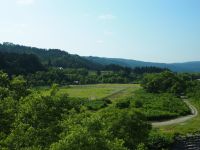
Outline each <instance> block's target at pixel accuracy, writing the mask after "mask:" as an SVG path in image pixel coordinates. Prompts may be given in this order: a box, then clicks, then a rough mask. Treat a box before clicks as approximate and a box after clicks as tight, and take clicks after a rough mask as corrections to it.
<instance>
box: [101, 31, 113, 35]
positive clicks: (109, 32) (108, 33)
mask: <svg viewBox="0 0 200 150" xmlns="http://www.w3.org/2000/svg"><path fill="white" fill-rule="evenodd" d="M103 34H104V35H107V36H111V35H113V32H112V31H104V32H103Z"/></svg>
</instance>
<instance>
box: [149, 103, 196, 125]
mask: <svg viewBox="0 0 200 150" xmlns="http://www.w3.org/2000/svg"><path fill="white" fill-rule="evenodd" d="M183 101H184V102H185V103H186V104H187V106H188V107H189V108H190V110H191V115H187V116H183V117H179V118H176V119H171V120H167V121H158V122H152V126H153V127H162V126H168V125H174V124H180V123H183V122H185V121H187V120H190V119H192V118H194V117H196V116H197V115H198V110H197V109H196V107H194V106H193V105H192V104H191V103H190V102H189V100H187V99H183Z"/></svg>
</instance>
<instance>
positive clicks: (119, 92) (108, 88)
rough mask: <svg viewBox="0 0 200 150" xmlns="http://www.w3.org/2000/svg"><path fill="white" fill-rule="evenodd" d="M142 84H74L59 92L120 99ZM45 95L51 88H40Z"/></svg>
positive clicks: (80, 96)
mask: <svg viewBox="0 0 200 150" xmlns="http://www.w3.org/2000/svg"><path fill="white" fill-rule="evenodd" d="M139 87H140V86H139V85H137V84H95V85H74V86H65V87H60V88H59V92H58V94H68V95H69V97H78V98H88V99H92V100H93V99H100V98H105V97H109V98H110V99H113V100H115V99H119V98H122V97H127V96H129V95H131V94H133V91H134V90H136V89H138V88H139ZM38 90H39V91H40V92H42V93H43V94H44V95H46V94H49V92H50V91H49V88H47V87H44V88H42V87H41V88H39V89H38Z"/></svg>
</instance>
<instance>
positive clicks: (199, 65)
mask: <svg viewBox="0 0 200 150" xmlns="http://www.w3.org/2000/svg"><path fill="white" fill-rule="evenodd" d="M85 58H86V59H88V60H90V61H93V62H96V63H99V64H102V65H109V64H117V65H121V66H125V67H131V68H134V67H144V66H155V67H160V68H168V69H170V70H172V71H176V72H200V61H194V62H185V63H171V64H167V63H153V62H144V61H137V60H131V59H121V58H105V57H92V56H89V57H85Z"/></svg>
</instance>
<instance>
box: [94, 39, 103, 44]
mask: <svg viewBox="0 0 200 150" xmlns="http://www.w3.org/2000/svg"><path fill="white" fill-rule="evenodd" d="M96 43H97V44H103V43H104V41H103V40H97V41H96Z"/></svg>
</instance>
